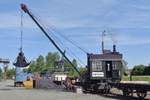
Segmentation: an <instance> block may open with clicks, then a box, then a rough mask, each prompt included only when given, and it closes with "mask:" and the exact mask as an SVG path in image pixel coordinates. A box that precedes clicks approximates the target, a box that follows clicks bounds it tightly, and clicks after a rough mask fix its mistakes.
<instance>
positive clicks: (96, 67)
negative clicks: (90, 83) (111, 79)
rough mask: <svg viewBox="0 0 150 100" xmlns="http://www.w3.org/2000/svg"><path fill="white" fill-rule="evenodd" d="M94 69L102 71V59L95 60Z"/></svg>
mask: <svg viewBox="0 0 150 100" xmlns="http://www.w3.org/2000/svg"><path fill="white" fill-rule="evenodd" d="M92 71H102V61H93V62H92Z"/></svg>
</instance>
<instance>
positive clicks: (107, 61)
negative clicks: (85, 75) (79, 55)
mask: <svg viewBox="0 0 150 100" xmlns="http://www.w3.org/2000/svg"><path fill="white" fill-rule="evenodd" d="M87 57H88V72H89V78H90V80H98V81H99V80H101V81H103V82H105V81H119V80H121V77H122V69H123V64H122V60H123V58H122V54H120V53H119V52H116V51H113V52H111V51H108V50H107V51H104V53H102V54H88V56H87Z"/></svg>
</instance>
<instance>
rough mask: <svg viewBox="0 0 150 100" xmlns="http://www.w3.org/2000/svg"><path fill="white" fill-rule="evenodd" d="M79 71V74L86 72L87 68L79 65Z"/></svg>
mask: <svg viewBox="0 0 150 100" xmlns="http://www.w3.org/2000/svg"><path fill="white" fill-rule="evenodd" d="M79 72H80V73H81V75H84V74H85V73H86V72H87V68H85V67H80V68H79Z"/></svg>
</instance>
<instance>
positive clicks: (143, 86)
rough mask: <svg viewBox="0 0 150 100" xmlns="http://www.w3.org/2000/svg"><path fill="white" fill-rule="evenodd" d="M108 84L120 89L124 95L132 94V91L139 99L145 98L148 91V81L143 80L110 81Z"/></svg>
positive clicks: (149, 86) (149, 87) (149, 85)
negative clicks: (141, 81) (142, 81)
mask: <svg viewBox="0 0 150 100" xmlns="http://www.w3.org/2000/svg"><path fill="white" fill-rule="evenodd" d="M110 86H111V87H114V88H117V89H120V90H122V92H123V95H124V96H133V93H136V94H137V96H138V97H139V98H140V99H143V98H145V97H146V96H147V92H148V91H150V83H145V82H144V83H140V82H120V83H110Z"/></svg>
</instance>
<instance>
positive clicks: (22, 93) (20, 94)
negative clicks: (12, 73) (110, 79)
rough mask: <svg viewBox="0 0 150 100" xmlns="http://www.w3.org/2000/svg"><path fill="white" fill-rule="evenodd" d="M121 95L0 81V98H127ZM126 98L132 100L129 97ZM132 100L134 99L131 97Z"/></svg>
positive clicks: (113, 99)
mask: <svg viewBox="0 0 150 100" xmlns="http://www.w3.org/2000/svg"><path fill="white" fill-rule="evenodd" d="M127 99H128V98H125V97H123V96H114V95H109V96H107V97H105V96H102V95H96V94H76V93H71V92H65V91H62V90H37V89H31V90H26V89H24V88H16V87H15V88H14V87H13V81H10V80H9V81H6V82H0V100H127ZM128 100H132V99H131V98H130V99H128ZM133 100H136V99H134V98H133Z"/></svg>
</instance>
